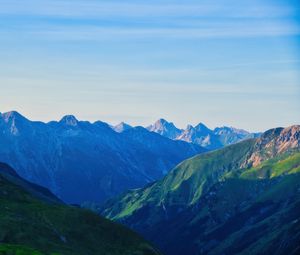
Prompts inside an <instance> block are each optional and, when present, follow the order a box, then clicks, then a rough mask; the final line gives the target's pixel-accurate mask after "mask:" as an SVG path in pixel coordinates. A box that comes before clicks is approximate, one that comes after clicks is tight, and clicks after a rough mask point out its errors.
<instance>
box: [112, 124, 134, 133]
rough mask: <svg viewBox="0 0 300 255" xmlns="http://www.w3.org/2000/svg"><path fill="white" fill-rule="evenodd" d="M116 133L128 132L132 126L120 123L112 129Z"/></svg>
mask: <svg viewBox="0 0 300 255" xmlns="http://www.w3.org/2000/svg"><path fill="white" fill-rule="evenodd" d="M112 128H113V129H114V130H115V131H116V132H118V133H122V132H123V131H125V130H128V129H130V128H132V126H130V125H128V124H127V123H125V122H121V123H119V124H118V125H116V126H114V127H112Z"/></svg>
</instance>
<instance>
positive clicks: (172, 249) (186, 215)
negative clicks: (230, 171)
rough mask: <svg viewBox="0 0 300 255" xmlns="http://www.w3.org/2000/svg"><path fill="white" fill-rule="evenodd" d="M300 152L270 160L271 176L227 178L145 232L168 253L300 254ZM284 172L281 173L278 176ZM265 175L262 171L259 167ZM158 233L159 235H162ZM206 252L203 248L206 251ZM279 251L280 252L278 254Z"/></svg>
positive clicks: (252, 171) (173, 254) (175, 254)
mask: <svg viewBox="0 0 300 255" xmlns="http://www.w3.org/2000/svg"><path fill="white" fill-rule="evenodd" d="M299 164H300V153H296V154H294V155H292V156H285V157H284V158H282V157H279V158H277V159H273V160H269V161H267V162H265V165H267V166H268V169H269V173H270V176H273V177H271V178H269V177H265V178H254V172H255V171H254V168H251V169H249V170H248V171H249V172H251V176H250V178H245V175H244V174H241V175H243V177H242V178H239V176H238V177H236V176H235V177H228V178H227V179H225V180H224V181H222V182H219V183H217V184H215V185H214V186H212V187H211V188H210V189H209V190H208V192H207V193H206V194H204V195H203V197H202V198H201V199H200V200H199V202H198V203H197V204H195V205H193V206H191V207H190V208H188V209H187V210H184V211H183V212H181V213H179V214H178V215H177V217H176V218H175V219H170V220H165V221H162V222H160V223H159V224H157V225H156V226H153V227H152V229H151V230H150V231H149V230H148V231H147V233H145V236H146V237H147V238H149V239H150V240H152V241H153V242H155V243H156V244H157V245H158V246H159V247H160V248H161V249H162V251H164V252H165V253H166V254H172V255H177V254H178V255H180V254H183V253H184V254H194V253H195V252H196V251H197V252H199V254H297V252H300V246H299V243H300V170H299ZM278 170H280V172H281V175H280V176H275V175H276V174H277V173H278ZM256 174H257V176H258V177H260V176H261V173H260V171H257V173H256ZM157 233H160V234H159V235H157ZM201 251H202V252H201ZM275 251H276V252H275Z"/></svg>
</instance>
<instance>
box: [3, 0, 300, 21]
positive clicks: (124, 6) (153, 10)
mask: <svg viewBox="0 0 300 255" xmlns="http://www.w3.org/2000/svg"><path fill="white" fill-rule="evenodd" d="M296 11H297V10H295V8H294V7H291V6H288V5H280V4H275V3H274V2H273V3H272V4H270V2H269V1H265V0H260V1H256V0H244V1H236V0H226V1H225V0H210V1H207V0H202V1H184V2H182V1H172V2H170V1H165V2H163V1H155V0H154V1H151V3H149V2H146V1H144V2H142V1H132V0H131V1H126V2H125V1H114V0H110V1H96V0H85V1H82V0H73V1H66V0H59V1H58V0H27V1H19V0H4V1H2V3H1V9H0V13H1V14H11V15H13V14H16V15H22V14H23V15H42V16H61V17H88V18H91V17H101V16H102V17H103V16H106V17H107V16H114V17H125V16H127V17H135V18H136V17H147V18H149V17H151V16H152V17H159V16H160V17H162V16H164V17H166V16H167V17H168V16H187V15H189V16H199V17H201V16H202V17H205V16H209V17H213V16H217V17H247V18H249V17H254V18H257V17H283V16H291V15H294V14H295V12H296Z"/></svg>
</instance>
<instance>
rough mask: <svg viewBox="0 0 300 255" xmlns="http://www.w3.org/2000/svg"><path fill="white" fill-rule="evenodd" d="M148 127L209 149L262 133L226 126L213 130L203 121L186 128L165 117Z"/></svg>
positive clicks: (166, 135) (161, 133)
mask: <svg viewBox="0 0 300 255" xmlns="http://www.w3.org/2000/svg"><path fill="white" fill-rule="evenodd" d="M147 129H148V130H149V131H152V132H155V133H158V134H160V135H162V136H165V137H168V138H170V139H174V140H181V141H185V142H189V143H194V144H198V145H200V146H202V147H204V148H206V149H209V150H214V149H218V148H222V147H224V146H226V145H230V144H233V143H237V142H239V141H242V140H245V139H249V138H255V137H259V136H260V134H261V133H250V132H248V131H245V130H243V129H237V128H233V127H226V126H224V127H217V128H215V129H213V130H211V129H209V128H208V127H206V126H205V125H204V124H203V123H199V124H198V125H196V126H195V127H193V126H192V125H188V126H187V127H186V129H179V128H177V127H176V126H175V125H174V124H173V123H172V122H168V121H166V120H165V119H159V120H158V121H156V122H155V123H154V124H153V125H150V126H148V127H147Z"/></svg>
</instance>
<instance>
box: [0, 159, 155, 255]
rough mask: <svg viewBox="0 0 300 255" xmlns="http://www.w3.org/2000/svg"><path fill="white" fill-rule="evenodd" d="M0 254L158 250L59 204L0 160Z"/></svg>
mask: <svg viewBox="0 0 300 255" xmlns="http://www.w3.org/2000/svg"><path fill="white" fill-rule="evenodd" d="M0 254H18V255H22V254H23V255H26V254H36V255H40V254H51V255H58V254H60V255H88V254H90V255H96V254H99V255H100V254H101V255H105V254H120V255H121V254H122V255H123V254H128V255H132V254H137V255H138V254H141V255H142V254H145V255H146V254H147V255H148V254H149V255H150V254H153V255H154V254H159V253H158V252H157V251H155V249H154V248H152V247H151V246H150V245H149V244H148V243H147V242H145V241H144V240H143V239H142V238H141V237H139V236H138V235H137V234H135V233H133V232H132V231H130V230H128V229H127V228H125V227H123V226H120V225H119V224H116V223H112V222H111V221H109V220H106V219H104V218H101V217H99V216H98V215H96V214H94V213H92V212H90V211H88V210H83V209H79V208H75V207H70V206H67V205H64V204H63V203H62V202H60V201H59V200H58V199H57V198H55V196H54V195H52V194H51V193H50V192H49V191H48V190H46V189H44V188H42V187H40V186H37V185H34V184H31V183H29V182H27V181H24V180H23V179H21V178H20V177H19V176H18V175H17V174H16V173H15V172H14V171H13V170H12V169H11V168H10V167H8V166H7V165H5V164H0Z"/></svg>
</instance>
